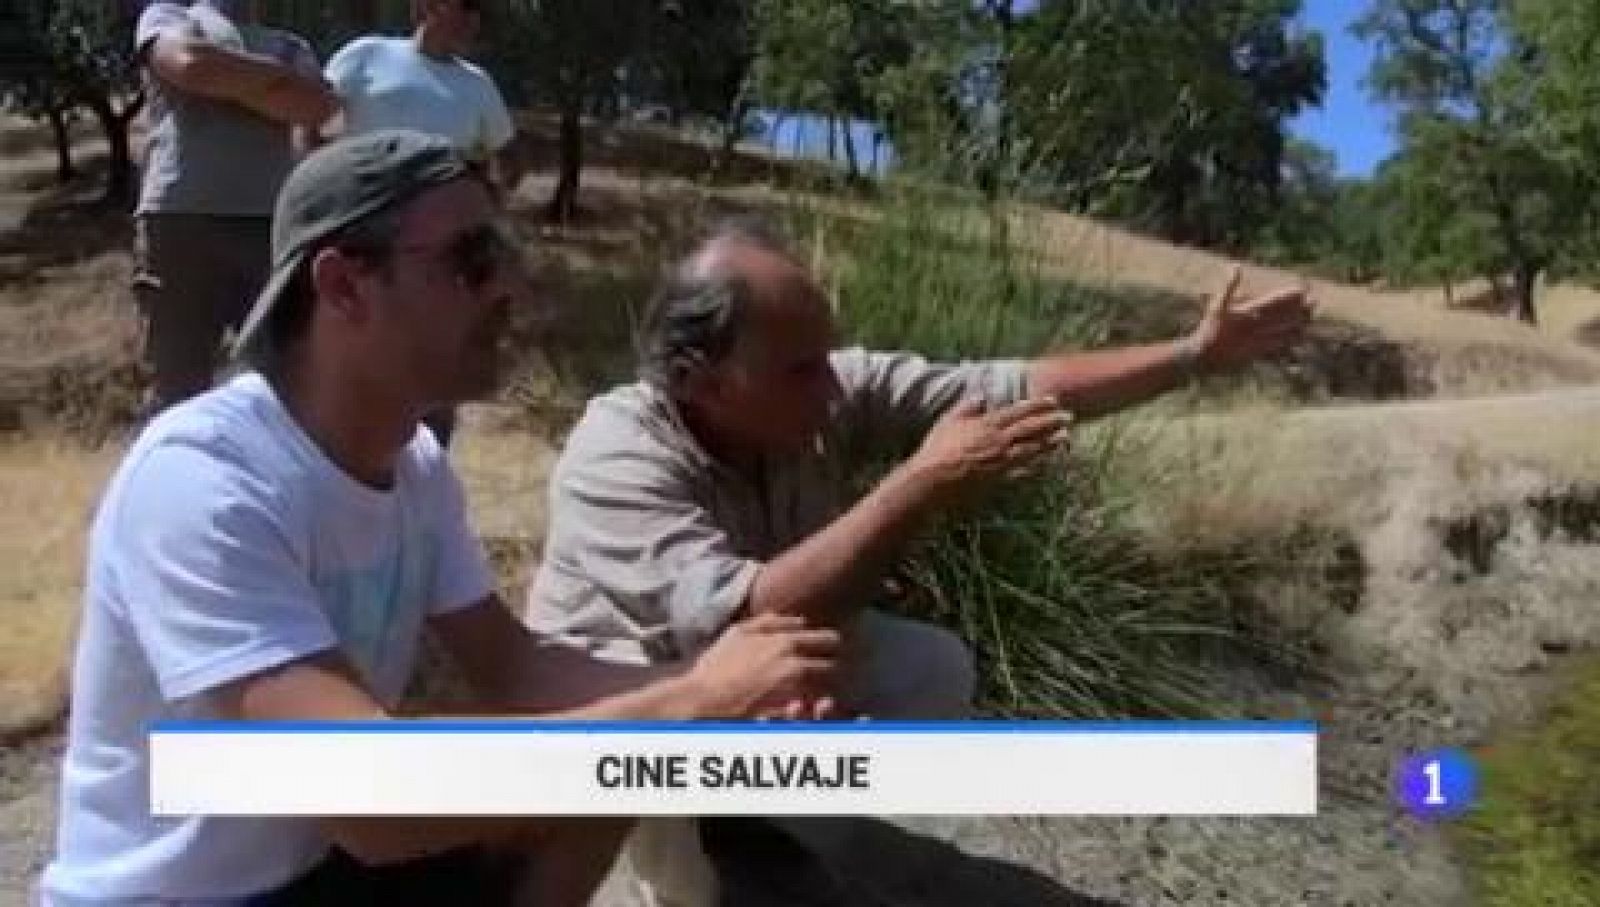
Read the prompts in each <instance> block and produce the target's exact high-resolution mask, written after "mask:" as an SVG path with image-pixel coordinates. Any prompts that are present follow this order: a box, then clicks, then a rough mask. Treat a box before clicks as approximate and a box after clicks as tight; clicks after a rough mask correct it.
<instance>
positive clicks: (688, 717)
mask: <svg viewBox="0 0 1600 907" xmlns="http://www.w3.org/2000/svg"><path fill="white" fill-rule="evenodd" d="M663 686H664V687H665V689H664V690H663V691H662V692H663V693H664V694H665V703H666V708H665V709H664V710H663V712H664V713H665V714H664V715H663V717H665V718H667V720H669V721H706V720H716V719H722V718H731V717H734V716H731V715H728V714H726V709H725V706H724V705H723V703H722V702H721V701H720V697H718V696H717V695H716V694H715V691H714V690H712V688H711V686H710V685H709V684H707V683H705V682H704V681H703V680H702V679H701V677H700V671H699V666H698V664H696V665H694V666H691V667H690V668H689V670H687V671H685V672H683V673H682V674H679V675H677V676H675V677H673V678H672V679H670V680H668V681H667V682H666V683H665V684H663Z"/></svg>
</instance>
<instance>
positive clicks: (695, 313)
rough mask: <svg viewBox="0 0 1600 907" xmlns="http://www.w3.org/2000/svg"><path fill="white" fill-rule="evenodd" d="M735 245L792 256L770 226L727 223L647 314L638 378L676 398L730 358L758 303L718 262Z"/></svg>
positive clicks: (678, 271)
mask: <svg viewBox="0 0 1600 907" xmlns="http://www.w3.org/2000/svg"><path fill="white" fill-rule="evenodd" d="M730 244H736V245H740V246H748V247H753V248H756V249H760V250H761V251H764V252H771V253H774V254H777V255H782V256H785V257H791V255H790V251H789V247H788V245H787V243H785V242H784V240H783V238H782V235H781V234H780V233H779V232H778V231H777V230H776V229H774V228H773V227H772V226H771V224H769V223H767V222H766V221H762V220H759V219H753V218H747V217H746V218H737V219H731V220H728V221H724V222H723V223H721V224H719V225H718V226H717V227H716V229H714V230H712V231H711V233H710V234H709V235H708V236H707V237H706V238H705V239H704V240H702V241H701V242H700V244H699V245H698V246H696V247H695V250H694V252H692V253H691V254H690V255H689V257H688V258H687V259H685V260H684V261H683V263H682V264H679V265H678V266H677V267H675V268H674V269H673V270H672V272H671V273H670V274H668V276H667V278H666V280H665V281H664V282H663V283H662V285H661V286H660V287H659V288H658V289H657V290H656V293H655V295H654V296H653V297H652V298H651V300H650V304H649V306H648V308H647V309H646V310H645V315H644V320H643V322H642V323H641V324H640V327H639V334H638V338H637V344H636V345H637V348H638V360H639V376H640V377H641V378H643V379H644V380H645V381H646V382H648V383H650V384H651V385H654V386H655V387H657V388H660V389H661V390H664V391H666V392H668V393H671V394H676V393H677V392H678V391H679V390H680V389H681V388H682V387H683V384H684V382H685V381H686V380H688V378H689V377H690V376H692V375H694V374H697V373H699V372H701V371H704V370H705V369H708V368H712V367H714V366H716V365H717V364H718V363H720V362H722V361H723V360H724V359H726V358H727V356H728V354H729V353H730V352H732V350H733V348H734V346H735V344H737V343H738V340H739V336H740V332H741V331H742V330H743V328H744V323H745V321H746V319H747V317H748V314H749V310H750V307H751V305H752V304H753V302H754V290H753V289H752V288H751V286H750V284H749V281H747V280H745V279H744V278H743V277H741V276H740V275H738V274H736V273H733V272H732V271H731V270H730V269H729V268H727V267H725V266H723V263H722V262H720V261H718V260H717V256H716V251H717V250H718V249H719V248H721V247H724V246H727V245H730Z"/></svg>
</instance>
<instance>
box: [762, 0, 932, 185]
mask: <svg viewBox="0 0 1600 907" xmlns="http://www.w3.org/2000/svg"><path fill="white" fill-rule="evenodd" d="M755 18H756V64H755V70H754V84H755V89H756V94H757V97H758V98H759V99H760V100H761V101H762V102H763V103H764V104H767V105H769V106H773V107H778V108H782V109H788V110H802V111H813V112H816V113H820V114H823V115H826V116H828V117H831V118H833V119H835V120H837V121H840V122H843V123H849V122H850V121H851V120H853V119H860V120H867V121H869V122H881V121H883V120H885V119H887V118H888V117H889V116H890V114H891V111H890V109H889V105H888V104H886V103H885V98H884V86H885V84H886V83H888V82H890V81H892V80H894V79H895V77H896V76H895V74H896V73H897V72H899V71H900V70H901V69H903V68H904V67H906V66H907V65H908V64H909V63H910V61H911V60H912V57H913V52H914V48H913V41H912V35H913V29H914V24H915V23H916V22H917V21H918V18H919V17H918V14H917V10H916V9H914V5H913V4H910V3H907V2H905V0H758V2H757V3H756V4H755ZM844 147H845V154H846V157H847V159H848V161H849V167H850V175H851V176H852V177H854V176H857V175H859V173H860V166H859V155H858V151H857V149H856V148H855V144H854V140H853V138H852V137H851V132H850V130H849V129H845V130H844Z"/></svg>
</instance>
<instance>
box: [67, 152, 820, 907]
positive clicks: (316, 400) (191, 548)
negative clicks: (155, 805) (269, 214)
mask: <svg viewBox="0 0 1600 907" xmlns="http://www.w3.org/2000/svg"><path fill="white" fill-rule="evenodd" d="M496 213H497V212H496V205H495V204H494V202H493V200H492V198H491V195H490V193H489V192H488V191H487V190H486V189H485V188H484V187H483V185H482V183H481V181H480V180H479V179H478V178H476V177H475V176H474V172H473V171H472V169H471V167H470V165H469V164H468V163H467V162H466V161H465V160H464V159H463V158H462V157H461V155H460V154H459V153H457V152H456V151H455V150H454V149H452V148H451V147H450V145H449V144H448V143H446V142H444V141H442V140H440V139H438V138H436V137H430V136H425V135H423V134H421V133H418V132H412V131H398V130H397V131H385V132H377V133H372V134H369V135H366V136H362V137H358V138H352V139H347V140H343V141H340V142H336V143H334V144H332V145H329V146H327V147H325V148H323V149H321V150H319V151H317V152H315V153H314V154H312V155H311V156H310V157H308V158H307V159H306V160H305V161H303V162H302V163H301V164H300V165H299V166H298V167H296V168H295V170H294V171H293V173H292V174H291V175H290V176H289V178H288V181H287V183H286V185H285V187H284V190H283V192H282V194H281V196H280V198H279V201H278V204H277V209H276V213H275V217H274V222H273V237H272V243H273V253H274V256H273V260H274V267H273V274H272V277H271V279H270V280H269V282H268V284H267V287H266V289H265V290H264V291H263V292H262V294H261V296H260V297H259V299H258V301H257V303H256V305H255V308H254V309H253V310H252V312H251V314H250V317H249V318H248V319H247V321H246V323H245V327H244V331H243V333H242V334H241V338H240V344H241V350H242V353H243V355H244V356H245V357H246V359H247V361H248V362H250V363H251V364H252V365H254V367H255V368H254V370H253V371H250V372H248V373H245V374H243V375H242V376H240V377H237V378H235V379H233V380H232V381H230V382H229V383H227V384H225V385H223V386H222V387H219V388H217V389H215V390H213V391H211V392H209V393H206V394H204V395H201V396H199V397H196V398H194V399H192V400H190V401H188V402H186V403H183V404H180V405H178V406H176V407H173V408H172V409H170V410H168V411H167V412H166V413H165V414H163V415H162V416H161V417H160V418H158V419H156V420H155V421H154V422H152V423H151V424H150V425H149V426H148V427H147V428H146V430H145V431H144V433H143V434H142V435H141V436H140V438H139V439H138V440H137V442H136V443H135V444H134V446H133V448H132V449H131V450H130V451H129V453H128V454H127V456H126V457H125V459H124V460H123V462H122V465H121V467H120V468H119V469H118V471H117V474H116V475H115V476H114V477H113V479H112V482H111V485H110V488H109V489H108V491H107V492H106V495H105V497H104V499H103V501H102V503H101V506H100V510H99V513H98V515H97V517H96V520H95V525H94V529H93V532H92V536H91V540H90V551H89V565H88V587H87V590H86V593H85V601H84V613H83V622H82V629H81V634H80V637H79V640H78V649H77V656H76V661H75V665H74V669H73V685H72V696H73V700H72V711H71V723H70V728H69V736H68V743H67V750H66V754H65V757H64V764H63V768H62V776H61V809H60V819H59V822H60V824H59V829H58V840H57V853H56V856H55V859H54V860H53V861H52V862H51V864H50V865H49V867H48V868H47V869H46V871H45V874H44V877H43V879H42V881H41V889H42V895H43V901H44V903H45V904H46V905H51V907H57V905H87V904H97V905H100V904H130V905H131V904H139V905H148V904H155V903H160V904H169V905H170V904H180V905H183V904H188V905H196V904H205V905H222V904H252V905H260V904H269V905H290V904H399V903H403V904H417V905H426V904H458V903H459V904H503V903H509V902H510V899H511V897H512V896H513V890H514V889H515V888H517V887H518V885H519V882H518V879H519V878H521V876H522V872H521V869H522V866H521V862H522V861H521V860H520V859H512V858H511V857H508V856H507V853H517V854H521V855H526V854H529V853H532V854H533V855H534V856H535V857H536V862H535V872H534V874H533V880H534V881H533V885H534V886H535V890H534V892H533V893H534V894H536V895H537V897H538V898H539V899H538V900H536V901H535V902H536V903H540V904H578V903H586V899H587V897H588V894H589V892H590V891H592V889H593V888H594V886H595V885H597V884H598V882H599V880H600V879H601V878H602V877H603V875H604V873H605V871H606V870H607V868H608V867H609V865H610V862H611V860H612V858H613V857H614V855H615V852H616V848H617V847H618V845H619V844H620V841H621V839H622V837H623V835H624V834H625V833H626V831H627V828H628V823H627V822H625V821H624V822H612V821H607V820H591V821H589V822H581V821H576V820H570V819H569V820H550V819H484V820H476V819H443V820H435V819H426V818H419V819H387V818H386V819H348V818H346V819H337V818H249V817H212V816H197V817H188V818H155V817H152V816H151V815H150V804H149V799H148V798H149V781H150V751H149V747H148V739H147V736H146V734H147V729H148V728H149V726H150V725H151V723H153V722H156V721H161V720H168V719H174V718H233V719H247V720H271V719H283V720H323V719H333V720H343V719H356V720H366V719H383V718H387V717H389V716H391V715H393V714H394V713H395V709H396V708H397V706H398V703H399V700H400V697H401V694H402V692H403V690H404V688H405V686H406V683H407V680H408V678H409V677H410V675H411V672H412V668H413V665H414V661H415V655H416V652H417V646H418V640H419V637H420V635H421V633H422V631H423V628H424V626H427V627H429V628H431V629H432V630H434V631H435V632H436V633H437V634H438V636H439V638H440V639H441V641H442V642H443V643H444V645H445V647H446V648H447V649H448V650H450V651H451V653H452V654H453V655H455V656H456V658H457V660H458V661H459V662H460V664H461V665H462V667H463V669H464V670H465V671H466V672H467V674H468V675H469V678H470V679H471V680H472V682H473V686H474V688H475V689H476V690H477V691H478V692H479V693H480V694H481V697H482V699H481V708H482V709H483V711H484V712H485V713H499V714H513V715H515V714H528V715H535V714H543V715H554V714H560V715H563V716H582V717H591V718H614V719H630V718H696V717H747V716H761V715H767V714H773V713H774V712H775V711H781V712H783V713H784V714H794V711H793V710H794V709H795V708H796V706H797V705H800V706H807V707H810V706H812V705H814V706H815V707H816V709H817V710H818V711H823V710H825V709H826V699H825V698H824V697H822V696H821V695H820V694H819V692H818V691H820V690H822V689H824V688H825V685H826V684H827V683H828V682H829V679H828V675H829V673H830V672H831V669H832V666H833V663H834V660H835V657H836V654H837V646H838V639H837V637H836V635H835V634H833V633H832V632H831V631H826V630H809V629H806V628H804V627H803V626H801V622H799V621H795V620H765V621H759V622H752V623H748V624H744V625H742V626H741V627H740V628H739V629H737V630H735V631H734V632H733V634H732V635H731V636H730V637H727V639H729V642H727V643H719V644H718V645H716V646H713V647H712V648H711V649H710V650H709V651H708V652H707V653H706V654H705V655H704V656H702V657H701V658H700V659H699V660H698V661H696V662H695V663H694V664H693V665H692V666H690V667H688V668H687V669H685V670H683V671H679V672H676V673H671V672H666V671H661V670H654V669H647V670H643V671H641V670H639V669H624V668H618V667H614V666H607V665H605V664H602V663H600V662H596V661H592V660H590V659H588V658H587V657H585V656H583V655H582V654H580V653H577V652H575V651H573V650H569V649H563V648H560V647H551V646H548V645H545V644H543V641H542V640H540V639H539V638H537V637H535V636H534V635H533V634H532V633H530V632H528V631H526V630H524V629H523V628H522V625H521V624H520V623H519V622H518V621H517V620H516V619H515V618H514V617H513V616H512V615H511V613H510V612H509V611H508V610H507V609H506V607H505V606H504V605H503V604H502V603H501V601H500V600H499V598H498V597H497V596H496V595H495V593H494V591H493V588H494V582H493V576H492V575H491V573H490V570H489V568H488V566H487V564H486V560H485V557H484V553H483V550H482V548H481V547H480V545H479V543H478V542H477V541H476V540H475V539H474V537H473V535H472V533H471V531H470V529H469V527H468V522H467V515H466V510H465V506H464V504H463V496H462V489H461V485H460V483H459V481H458V480H457V478H456V476H455V475H454V474H453V473H452V471H451V469H450V467H449V465H448V463H447V461H446V459H445V457H444V455H443V453H442V452H441V450H440V448H439V446H438V444H437V443H436V442H435V441H434V439H433V437H432V436H431V434H430V433H428V432H426V431H421V430H419V428H418V423H419V419H420V417H421V416H422V414H424V413H426V412H428V411H429V410H430V409H433V408H436V407H438V406H440V405H444V404H449V403H454V402H458V401H461V400H464V399H469V398H473V397H476V396H480V395H483V394H486V393H488V392H490V391H491V390H492V389H493V388H494V387H495V385H496V382H497V379H498V371H499V355H498V352H497V349H498V345H499V343H500V342H501V340H502V339H503V334H504V328H505V326H506V321H507V318H508V316H509V311H510V307H511V306H512V305H513V304H514V303H516V302H519V301H521V299H520V297H521V296H522V294H523V289H522V288H523V287H525V286H526V283H525V281H523V280H521V279H519V275H520V272H519V270H518V268H517V267H516V265H515V258H514V255H513V253H511V252H510V250H509V247H508V245H507V244H506V242H505V240H504V239H503V238H502V237H503V235H504V234H503V233H502V232H501V231H500V229H499V227H498V226H497V217H496ZM452 770H460V769H459V767H452V766H444V765H442V766H440V771H452ZM529 771H538V766H536V765H531V766H529Z"/></svg>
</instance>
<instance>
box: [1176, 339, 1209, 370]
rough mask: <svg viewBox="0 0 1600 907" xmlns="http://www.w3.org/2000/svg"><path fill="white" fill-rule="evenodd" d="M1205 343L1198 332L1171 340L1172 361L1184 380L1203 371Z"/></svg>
mask: <svg viewBox="0 0 1600 907" xmlns="http://www.w3.org/2000/svg"><path fill="white" fill-rule="evenodd" d="M1205 349H1206V343H1205V341H1204V340H1203V339H1201V337H1200V336H1199V335H1198V334H1188V335H1185V336H1183V337H1180V338H1179V339H1177V340H1175V341H1173V342H1172V361H1173V365H1174V367H1175V368H1176V369H1177V371H1178V374H1179V375H1181V376H1182V377H1183V380H1184V381H1193V380H1195V379H1196V378H1199V377H1200V376H1201V375H1202V374H1204V373H1205Z"/></svg>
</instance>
